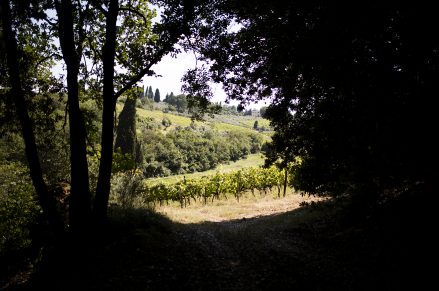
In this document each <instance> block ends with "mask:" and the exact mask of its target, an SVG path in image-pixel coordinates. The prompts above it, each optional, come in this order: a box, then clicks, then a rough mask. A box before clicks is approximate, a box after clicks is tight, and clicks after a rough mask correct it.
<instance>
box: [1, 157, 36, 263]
mask: <svg viewBox="0 0 439 291" xmlns="http://www.w3.org/2000/svg"><path fill="white" fill-rule="evenodd" d="M40 213H41V210H40V207H39V206H38V205H37V202H36V201H35V192H34V188H33V186H32V182H31V180H30V177H29V173H28V170H27V168H26V167H25V166H23V165H21V164H18V163H10V162H9V163H3V164H0V217H1V219H0V257H1V256H4V255H6V254H8V253H11V252H15V251H20V250H22V249H24V248H26V247H29V246H30V244H31V236H30V231H29V229H30V227H31V225H32V224H33V223H35V221H36V220H37V217H38V215H39V214H40Z"/></svg>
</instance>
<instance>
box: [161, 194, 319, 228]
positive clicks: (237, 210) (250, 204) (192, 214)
mask: <svg viewBox="0 0 439 291" xmlns="http://www.w3.org/2000/svg"><path fill="white" fill-rule="evenodd" d="M256 192H257V191H256ZM255 195H256V197H254V196H252V194H251V193H246V194H245V195H244V196H243V197H241V199H240V202H239V203H238V202H237V200H236V199H235V198H234V197H233V196H229V197H228V199H227V200H225V199H224V198H221V200H215V201H214V202H213V203H212V201H208V203H207V204H204V202H202V201H197V202H196V203H194V202H193V201H192V202H191V205H188V206H187V207H186V208H181V207H180V206H179V204H177V203H175V204H170V205H163V206H158V207H157V208H156V211H157V212H159V213H162V214H164V215H166V216H167V217H169V218H170V219H171V220H172V221H175V222H179V223H184V224H187V223H199V222H220V221H227V220H233V219H243V218H253V217H260V216H267V215H272V214H278V213H284V212H287V211H291V210H294V209H297V208H299V207H300V203H302V202H310V201H316V200H317V199H318V198H312V197H311V198H309V197H308V196H302V195H300V194H298V193H294V192H293V193H288V194H287V196H286V197H281V198H277V196H276V195H275V193H273V194H270V193H269V194H267V195H266V196H260V195H259V194H258V193H255Z"/></svg>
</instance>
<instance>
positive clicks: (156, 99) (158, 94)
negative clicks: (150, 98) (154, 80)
mask: <svg viewBox="0 0 439 291" xmlns="http://www.w3.org/2000/svg"><path fill="white" fill-rule="evenodd" d="M154 101H155V102H160V91H159V89H158V88H157V89H155V94H154Z"/></svg>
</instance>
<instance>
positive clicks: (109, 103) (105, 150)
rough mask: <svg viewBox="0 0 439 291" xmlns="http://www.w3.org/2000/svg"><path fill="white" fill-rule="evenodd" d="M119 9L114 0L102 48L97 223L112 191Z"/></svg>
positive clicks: (101, 218)
mask: <svg viewBox="0 0 439 291" xmlns="http://www.w3.org/2000/svg"><path fill="white" fill-rule="evenodd" d="M118 12H119V3H118V0H111V2H110V5H109V8H108V12H107V19H106V31H105V45H104V49H103V50H104V51H103V70H104V84H103V112H102V141H101V160H100V164H99V178H98V183H97V188H96V198H95V201H94V215H95V219H96V221H97V223H99V224H102V223H104V222H105V221H106V219H107V207H108V198H109V195H110V179H111V166H112V163H113V138H114V123H113V120H114V110H115V107H116V99H115V96H114V58H115V53H116V21H117V15H118Z"/></svg>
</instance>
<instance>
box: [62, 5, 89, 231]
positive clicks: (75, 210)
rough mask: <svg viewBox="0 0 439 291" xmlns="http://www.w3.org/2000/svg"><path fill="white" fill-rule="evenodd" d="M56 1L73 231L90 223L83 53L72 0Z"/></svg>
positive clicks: (80, 229)
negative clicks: (81, 83) (81, 105)
mask: <svg viewBox="0 0 439 291" xmlns="http://www.w3.org/2000/svg"><path fill="white" fill-rule="evenodd" d="M55 4H56V11H57V14H58V22H59V23H58V30H59V41H60V45H61V50H62V54H63V59H64V61H65V63H66V67H67V90H68V101H67V104H68V107H69V126H70V163H71V166H70V167H71V192H70V206H69V212H70V226H71V230H72V232H83V231H86V229H87V228H88V226H89V225H90V216H91V197H90V187H89V180H88V164H87V148H86V130H85V124H84V120H83V117H82V113H81V110H80V108H79V84H78V75H79V63H80V55H79V54H78V52H77V51H76V44H75V35H74V31H73V29H74V27H73V10H74V7H73V5H72V2H71V1H70V0H62V1H61V4H60V3H59V1H56V2H55ZM78 46H81V44H78Z"/></svg>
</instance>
